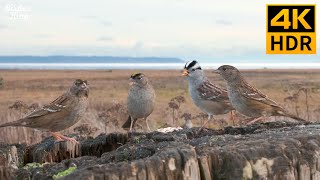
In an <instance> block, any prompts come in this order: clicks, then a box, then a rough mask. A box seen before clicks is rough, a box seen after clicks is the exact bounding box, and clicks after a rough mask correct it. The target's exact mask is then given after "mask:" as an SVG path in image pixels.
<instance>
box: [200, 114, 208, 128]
mask: <svg viewBox="0 0 320 180" xmlns="http://www.w3.org/2000/svg"><path fill="white" fill-rule="evenodd" d="M210 120H211V114H208V119H207V120H206V121H205V122H204V123H203V125H202V126H201V128H200V130H199V131H201V130H202V129H203V128H204V127H205V126H206V125H207V124H208V123H209V121H210Z"/></svg>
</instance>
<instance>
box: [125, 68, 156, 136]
mask: <svg viewBox="0 0 320 180" xmlns="http://www.w3.org/2000/svg"><path fill="white" fill-rule="evenodd" d="M155 98H156V95H155V92H154V89H153V87H152V86H151V84H150V83H149V80H148V78H147V77H146V76H145V75H144V74H142V73H135V74H132V75H131V77H130V89H129V94H128V102H127V103H128V112H129V117H128V119H127V121H126V122H125V123H124V124H123V125H122V128H124V129H127V128H130V131H131V130H132V127H133V126H134V124H135V123H136V121H137V120H138V119H140V118H143V119H144V120H145V121H146V124H147V128H148V130H149V131H150V127H149V124H148V121H147V117H148V116H149V115H150V114H151V113H152V112H153V107H154V103H155Z"/></svg>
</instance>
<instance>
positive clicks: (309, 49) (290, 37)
mask: <svg viewBox="0 0 320 180" xmlns="http://www.w3.org/2000/svg"><path fill="white" fill-rule="evenodd" d="M315 14H316V9H315V5H297V4H295V5H267V54H316V16H315Z"/></svg>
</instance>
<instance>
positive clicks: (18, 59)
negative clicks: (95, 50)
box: [0, 56, 184, 63]
mask: <svg viewBox="0 0 320 180" xmlns="http://www.w3.org/2000/svg"><path fill="white" fill-rule="evenodd" d="M182 62H184V61H183V60H181V59H179V58H172V57H114V56H0V63H182Z"/></svg>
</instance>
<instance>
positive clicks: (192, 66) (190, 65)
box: [184, 60, 201, 70]
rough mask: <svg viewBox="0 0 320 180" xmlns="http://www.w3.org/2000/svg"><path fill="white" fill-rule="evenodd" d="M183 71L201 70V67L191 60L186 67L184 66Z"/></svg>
mask: <svg viewBox="0 0 320 180" xmlns="http://www.w3.org/2000/svg"><path fill="white" fill-rule="evenodd" d="M184 69H188V70H189V69H201V67H200V65H199V63H198V62H197V61H195V60H193V61H189V62H187V63H186V65H184Z"/></svg>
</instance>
